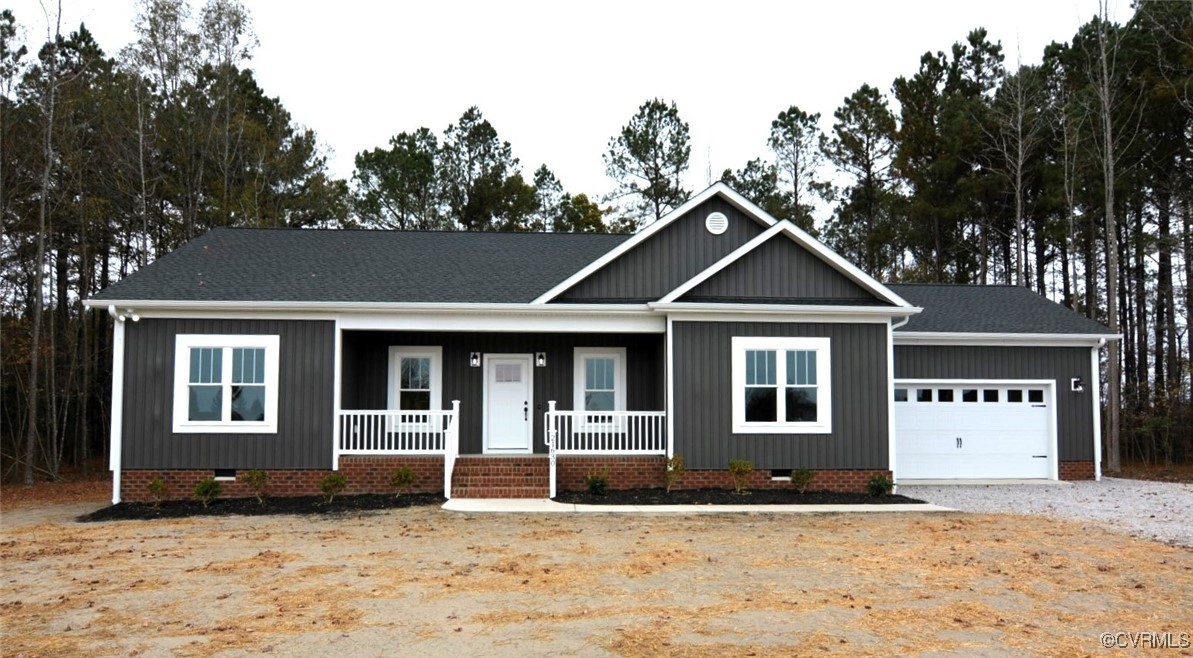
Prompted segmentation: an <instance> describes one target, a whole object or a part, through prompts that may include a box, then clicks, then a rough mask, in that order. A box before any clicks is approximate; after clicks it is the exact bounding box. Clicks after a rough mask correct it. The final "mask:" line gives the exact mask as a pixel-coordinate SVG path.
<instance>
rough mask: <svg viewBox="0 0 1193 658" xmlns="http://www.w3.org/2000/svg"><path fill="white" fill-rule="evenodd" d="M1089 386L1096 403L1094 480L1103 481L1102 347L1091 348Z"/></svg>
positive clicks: (1094, 403)
mask: <svg viewBox="0 0 1193 658" xmlns="http://www.w3.org/2000/svg"><path fill="white" fill-rule="evenodd" d="M1089 374H1090V380H1089V388H1090V391H1091V392H1092V393H1093V405H1094V480H1095V481H1097V482H1101V481H1102V347H1101V345H1097V346H1094V347H1091V348H1090V349H1089Z"/></svg>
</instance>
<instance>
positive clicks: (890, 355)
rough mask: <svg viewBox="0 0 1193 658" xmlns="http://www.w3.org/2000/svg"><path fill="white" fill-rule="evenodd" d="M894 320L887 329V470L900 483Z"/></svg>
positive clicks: (892, 478) (888, 324) (893, 479)
mask: <svg viewBox="0 0 1193 658" xmlns="http://www.w3.org/2000/svg"><path fill="white" fill-rule="evenodd" d="M894 326H895V323H894V320H892V321H891V322H888V323H887V327H886V399H887V405H886V424H887V469H888V470H889V471H890V472H891V480H892V481H894V482H898V481H899V473H898V471H896V470H895V468H896V465H897V454H898V453H897V451H896V446H895V444H896V440H897V439H896V436H895V343H894V340H893V338H894V333H895V329H894Z"/></svg>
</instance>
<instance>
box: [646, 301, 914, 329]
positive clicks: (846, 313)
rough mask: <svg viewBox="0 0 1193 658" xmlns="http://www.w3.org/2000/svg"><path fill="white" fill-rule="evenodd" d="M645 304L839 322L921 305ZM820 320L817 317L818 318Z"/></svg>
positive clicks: (877, 318) (884, 316) (878, 317)
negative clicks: (828, 319) (907, 306)
mask: <svg viewBox="0 0 1193 658" xmlns="http://www.w3.org/2000/svg"><path fill="white" fill-rule="evenodd" d="M648 306H649V307H650V308H651V309H652V310H655V311H665V312H667V313H703V314H709V315H711V314H731V313H737V314H741V313H749V314H750V315H758V316H764V315H782V316H786V317H787V319H788V320H793V321H804V322H809V321H810V320H805V319H804V318H806V317H809V316H813V317H825V318H837V321H838V322H867V321H868V320H867V318H870V320H869V321H873V322H881V323H883V324H886V322H887V321H888V320H889V319H890V318H891V317H893V316H903V315H907V314H909V313H919V312H920V311H922V310H923V309H921V308H918V307H913V308H895V307H892V306H836V305H830V304H807V305H805V304H738V303H729V304H710V303H704V302H651V303H650V304H648ZM817 321H819V320H817Z"/></svg>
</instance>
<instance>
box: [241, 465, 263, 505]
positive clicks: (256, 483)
mask: <svg viewBox="0 0 1193 658" xmlns="http://www.w3.org/2000/svg"><path fill="white" fill-rule="evenodd" d="M240 481H241V482H244V483H245V484H246V485H248V488H249V489H252V490H253V495H254V496H256V497H257V502H258V503H260V504H262V505H264V504H265V487H266V485H268V484H269V473H266V472H265V471H263V470H261V469H259V468H254V469H253V470H251V471H245V472H244V474H243V475H241V476H240Z"/></svg>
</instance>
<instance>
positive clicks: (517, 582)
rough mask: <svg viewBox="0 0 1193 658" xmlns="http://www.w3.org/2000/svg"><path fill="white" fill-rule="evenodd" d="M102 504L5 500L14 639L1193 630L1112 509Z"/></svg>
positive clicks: (1175, 595) (201, 652)
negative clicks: (110, 515)
mask: <svg viewBox="0 0 1193 658" xmlns="http://www.w3.org/2000/svg"><path fill="white" fill-rule="evenodd" d="M95 506H96V505H95V504H94V503H92V504H90V505H88V504H78V503H69V504H64V505H63V504H60V505H50V506H44V507H36V508H18V509H16V510H7V511H5V512H4V514H3V517H2V518H0V523H2V526H3V527H2V530H0V565H2V568H3V572H2V575H0V578H2V581H3V588H2V590H0V615H2V620H3V628H2V630H0V646H2V647H3V654H4V655H25V656H35V655H36V656H59V655H66V656H70V655H88V656H166V655H180V656H208V655H218V656H248V655H258V654H261V653H271V654H274V655H300V656H305V655H309V656H325V655H337V654H339V655H348V656H354V657H355V656H387V655H397V654H406V655H451V654H456V655H508V656H528V655H549V654H554V655H559V654H566V655H581V656H590V655H591V656H601V655H625V656H645V655H675V656H705V655H707V656H747V655H806V654H813V653H814V654H817V655H883V656H888V655H908V654H921V653H927V654H936V655H966V656H982V655H1006V654H1024V653H1028V654H1037V655H1064V656H1068V655H1085V654H1101V653H1103V652H1104V650H1103V649H1101V648H1100V640H1099V636H1100V634H1101V633H1104V632H1124V633H1138V632H1148V631H1150V632H1157V633H1172V634H1174V635H1173V636H1172V641H1173V642H1174V643H1175V642H1179V640H1180V635H1179V634H1180V633H1186V634H1187V635H1186V636H1185V637H1189V635H1188V634H1193V551H1190V550H1189V549H1187V548H1181V547H1174V546H1168V545H1164V544H1161V543H1158V542H1152V541H1148V540H1144V539H1137V538H1132V537H1130V536H1128V535H1126V534H1122V533H1117V532H1114V531H1112V530H1109V529H1107V528H1105V527H1103V526H1101V525H1097V524H1092V523H1090V524H1085V525H1083V524H1082V523H1079V522H1073V521H1064V520H1057V519H1048V518H1030V519H1029V518H1027V517H1014V516H1005V515H977V514H934V515H933V514H915V513H907V514H882V515H848V516H845V515H820V516H780V515H767V514H750V515H714V516H686V517H675V516H661V515H658V516H652V515H643V516H632V517H627V516H620V515H619V516H612V515H609V516H606V515H582V516H581V515H563V516H556V515H550V516H529V515H508V516H499V515H484V516H480V515H465V514H459V513H452V512H445V511H442V510H440V509H438V508H417V509H408V510H395V511H389V512H384V513H376V514H369V515H363V516H350V517H339V518H320V517H313V518H312V517H284V516H271V517H254V518H246V517H233V518H214V519H212V518H208V519H185V520H174V521H157V522H132V521H122V522H110V523H102V524H79V523H75V522H73V521H71V518H72V517H73V515H75V514H77V513H79V512H83V511H88V510H90V509H94V507H95ZM1120 653H1121V652H1120ZM1131 653H1132V654H1134V653H1135V652H1134V651H1132V652H1131ZM1158 655H1166V656H1172V655H1193V649H1176V650H1172V649H1165V650H1160V651H1159V652H1158Z"/></svg>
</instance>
